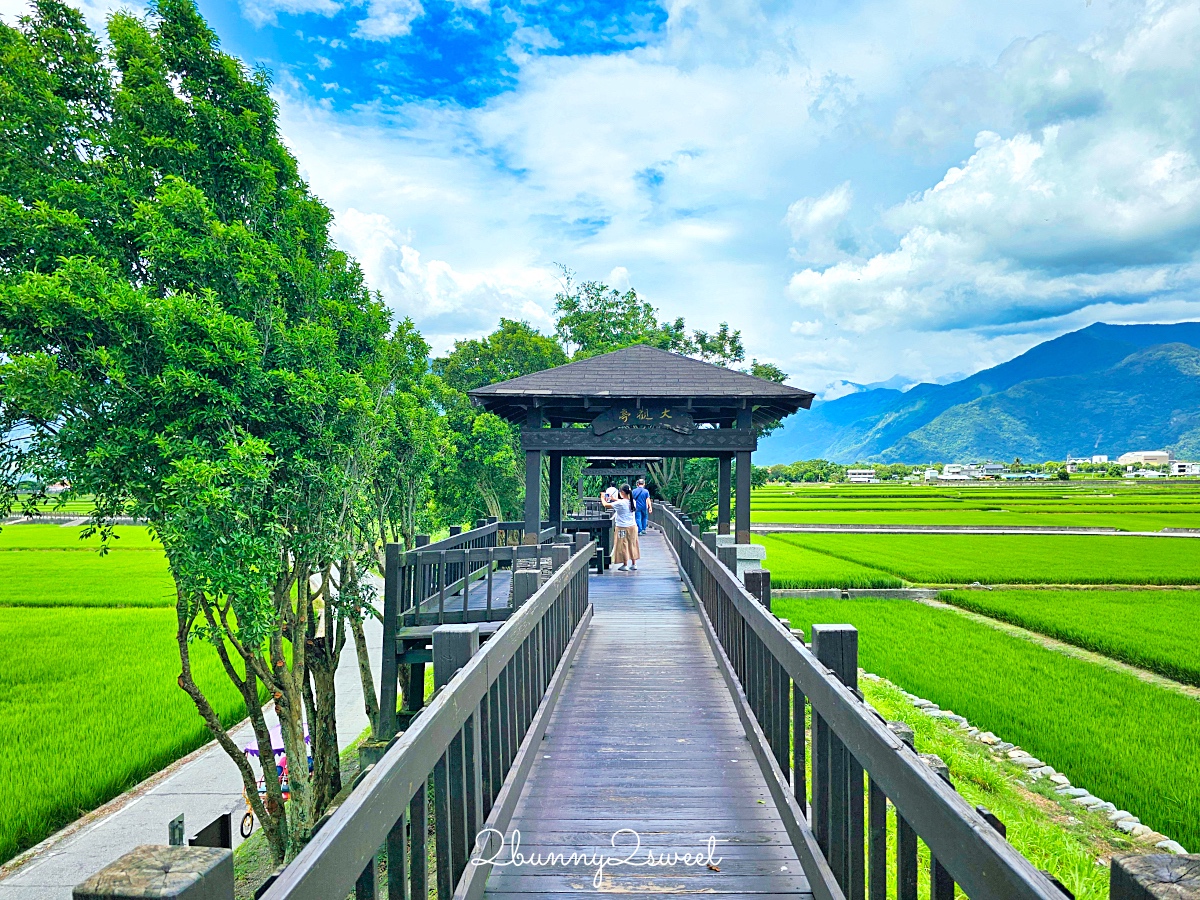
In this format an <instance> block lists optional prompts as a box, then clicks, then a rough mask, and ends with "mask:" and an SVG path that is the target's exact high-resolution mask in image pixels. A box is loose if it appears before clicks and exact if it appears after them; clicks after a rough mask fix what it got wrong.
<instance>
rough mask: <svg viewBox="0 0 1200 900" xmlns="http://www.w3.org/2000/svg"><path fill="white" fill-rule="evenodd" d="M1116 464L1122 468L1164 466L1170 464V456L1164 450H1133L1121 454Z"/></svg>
mask: <svg viewBox="0 0 1200 900" xmlns="http://www.w3.org/2000/svg"><path fill="white" fill-rule="evenodd" d="M1117 462H1119V463H1120V464H1121V465H1123V466H1165V465H1168V464H1170V462H1171V454H1170V452H1168V451H1166V450H1134V451H1131V452H1129V453H1122V454H1121V455H1120V456H1118V457H1117Z"/></svg>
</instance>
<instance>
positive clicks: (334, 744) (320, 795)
mask: <svg viewBox="0 0 1200 900" xmlns="http://www.w3.org/2000/svg"><path fill="white" fill-rule="evenodd" d="M332 643H333V641H332V639H331V637H330V636H329V635H326V636H325V637H323V638H317V639H316V640H315V642H314V645H315V646H314V647H312V648H310V653H309V658H308V661H309V668H310V670H311V672H312V685H311V690H312V694H311V695H310V697H309V700H310V702H311V707H310V712H309V717H308V721H309V728H310V733H311V736H312V757H313V773H312V777H313V785H312V790H313V812H314V814H315V815H317V816H320V815H321V814H322V813H323V812H325V810H326V808H327V807H328V806H329V803H330V802H331V801H332V800H333V798H334V797H336V796H337V795H338V792H339V791H341V789H342V768H341V760H340V755H339V753H338V738H337V685H336V682H335V676H336V674H337V659H336V658H335V659H332V660H331V659H330V658H329V657H330V656H331V654H330V652H329V647H330V645H332ZM321 645H324V646H321ZM312 651H315V652H312Z"/></svg>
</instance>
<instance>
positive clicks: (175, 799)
mask: <svg viewBox="0 0 1200 900" xmlns="http://www.w3.org/2000/svg"><path fill="white" fill-rule="evenodd" d="M382 638H383V629H382V628H381V627H380V625H379V622H378V620H376V619H370V620H368V623H367V644H368V647H369V649H370V653H371V668H372V669H373V670H374V671H375V672H378V671H379V653H380V649H381V647H382V642H383V641H382ZM336 677H337V700H338V709H337V717H338V744H339V746H341V747H345V746H347V745H348V744H350V743H351V742H352V741H354V740H355V739H356V738H357V737H358V736H359V735H360V734H362V732H363V730H364V729H365V728H366V727H367V716H366V712H365V710H364V709H363V701H362V687H361V682H360V681H359V675H358V661H357V657H356V655H355V652H354V643H353V641H351V640H350V639H349V637H347V641H346V647H345V649H344V650H343V651H342V658H341V661H340V664H339V666H338V671H337V676H336ZM268 714H269V718H268V721H270V722H271V723H274V721H275V719H274V713H273V711H272V710H268ZM251 738H252V732H251V730H250V727H249V726H248V725H247V726H244V727H243V728H242V729H241V730H240V731H239V732H237V733H236V734H235V735H234V740H235V741H236V742H237V743H238V744H239V745H240V746H244V745H245V744H248V743H249V742H250V740H251ZM244 809H245V802H244V801H243V799H242V778H241V775H240V774H239V773H238V770H237V767H236V766H235V765H234V764H233V761H232V760H230V759H229V757H228V756H226V754H225V751H224V750H222V749H221V748H220V747H218V746H217V745H216V744H215V743H212V744H209V745H208V746H206V747H204V748H201V749H200V750H199V751H197V752H196V753H194V754H192V755H191V756H190V757H187V758H186V759H185V760H184V761H181V763H177V764H176V765H175V766H172V767H170V768H168V769H167V770H165V772H160V773H159V774H158V775H155V776H152V777H151V778H150V779H148V780H147V781H145V782H143V783H142V784H140V785H138V786H137V787H135V788H134V789H133V790H131V791H129V792H128V793H126V794H124V795H122V796H121V797H119V798H117V799H116V800H114V801H113V802H112V803H110V804H108V805H107V807H105V808H104V809H103V810H101V811H100V815H99V816H96V817H95V818H94V820H92V821H88V822H86V824H83V825H82V826H81V827H77V828H76V827H75V826H68V828H67V829H66V830H65V831H63V832H60V833H59V834H58V835H55V836H53V837H51V838H49V839H48V840H46V841H44V842H43V843H42V844H41V845H39V846H38V847H36V848H34V850H35V851H36V852H35V853H34V854H33V855H32V856H31V858H30V859H29V860H28V861H27V862H26V863H25V864H24V865H22V866H21V867H20V868H19V869H17V870H16V871H15V872H13V873H12V874H11V875H9V876H7V877H6V878H4V880H2V881H0V900H70V898H71V889H72V888H73V887H74V886H75V885H76V884H79V883H80V882H81V881H83V880H84V879H86V878H87V877H88V876H89V875H92V874H93V873H95V872H97V871H98V870H100V869H102V868H104V866H106V865H108V864H109V863H110V862H112V861H113V860H114V859H117V858H118V857H120V856H121V855H122V854H124V853H126V852H128V851H129V850H132V849H133V848H134V847H136V846H138V845H139V844H165V843H166V842H167V823H168V822H169V821H171V820H172V819H173V818H175V817H176V816H178V815H179V814H180V813H183V814H184V825H185V829H186V831H187V833H188V834H189V835H190V834H193V833H194V832H195V831H196V830H197V829H199V828H201V827H202V826H204V825H205V824H207V823H208V822H211V821H212V820H213V819H215V818H216V817H217V816H219V815H221V814H222V813H226V812H229V811H230V810H236V811H237V812H236V813H235V815H234V826H233V827H234V836H233V837H234V842H235V844H237V843H241V840H242V838H241V835H240V834H239V833H238V823H239V822H240V820H241V813H242V811H243V810H244ZM255 827H257V824H256V826H255ZM73 828H74V829H75V830H73V831H72V829H73Z"/></svg>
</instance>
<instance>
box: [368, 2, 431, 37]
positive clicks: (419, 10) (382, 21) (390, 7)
mask: <svg viewBox="0 0 1200 900" xmlns="http://www.w3.org/2000/svg"><path fill="white" fill-rule="evenodd" d="M424 12H425V8H424V7H423V6H421V3H420V0H370V2H369V3H368V4H367V16H366V18H365V19H360V20H359V22H358V25H357V26H356V27H355V29H354V36H355V37H360V38H365V39H366V40H369V41H389V40H391V39H392V38H398V37H404V35H406V34H408V33H409V32H411V31H412V23H413V22H414V21H416V20H417V19H418V18H420V17H421V16H422V15H423V14H424Z"/></svg>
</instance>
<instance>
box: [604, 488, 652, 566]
mask: <svg viewBox="0 0 1200 900" xmlns="http://www.w3.org/2000/svg"><path fill="white" fill-rule="evenodd" d="M600 502H601V503H603V504H604V506H605V508H607V509H611V510H613V511H615V512H616V514H617V516H616V521H615V522H614V523H613V524H614V526H615V527H616V530H617V536H616V540H614V541H613V558H612V561H613V562H614V563H620V565H618V566H617V571H618V572H624V571H625V570H626V569H627V568H628V569H629V570H630V571H633V572H636V571H637V561H638V560H639V559H641V558H642V551H641V548H640V547H639V546H638V529H637V518H636V517H635V516H634V510H635V503H634V499H633V489H632V488H630V487H629V485H627V484H623V485H621V489H620V491H619V492H618V494H617V499H616V500H613V501H612V502H609V500H608V498H607V496H602V497H601V498H600Z"/></svg>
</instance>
